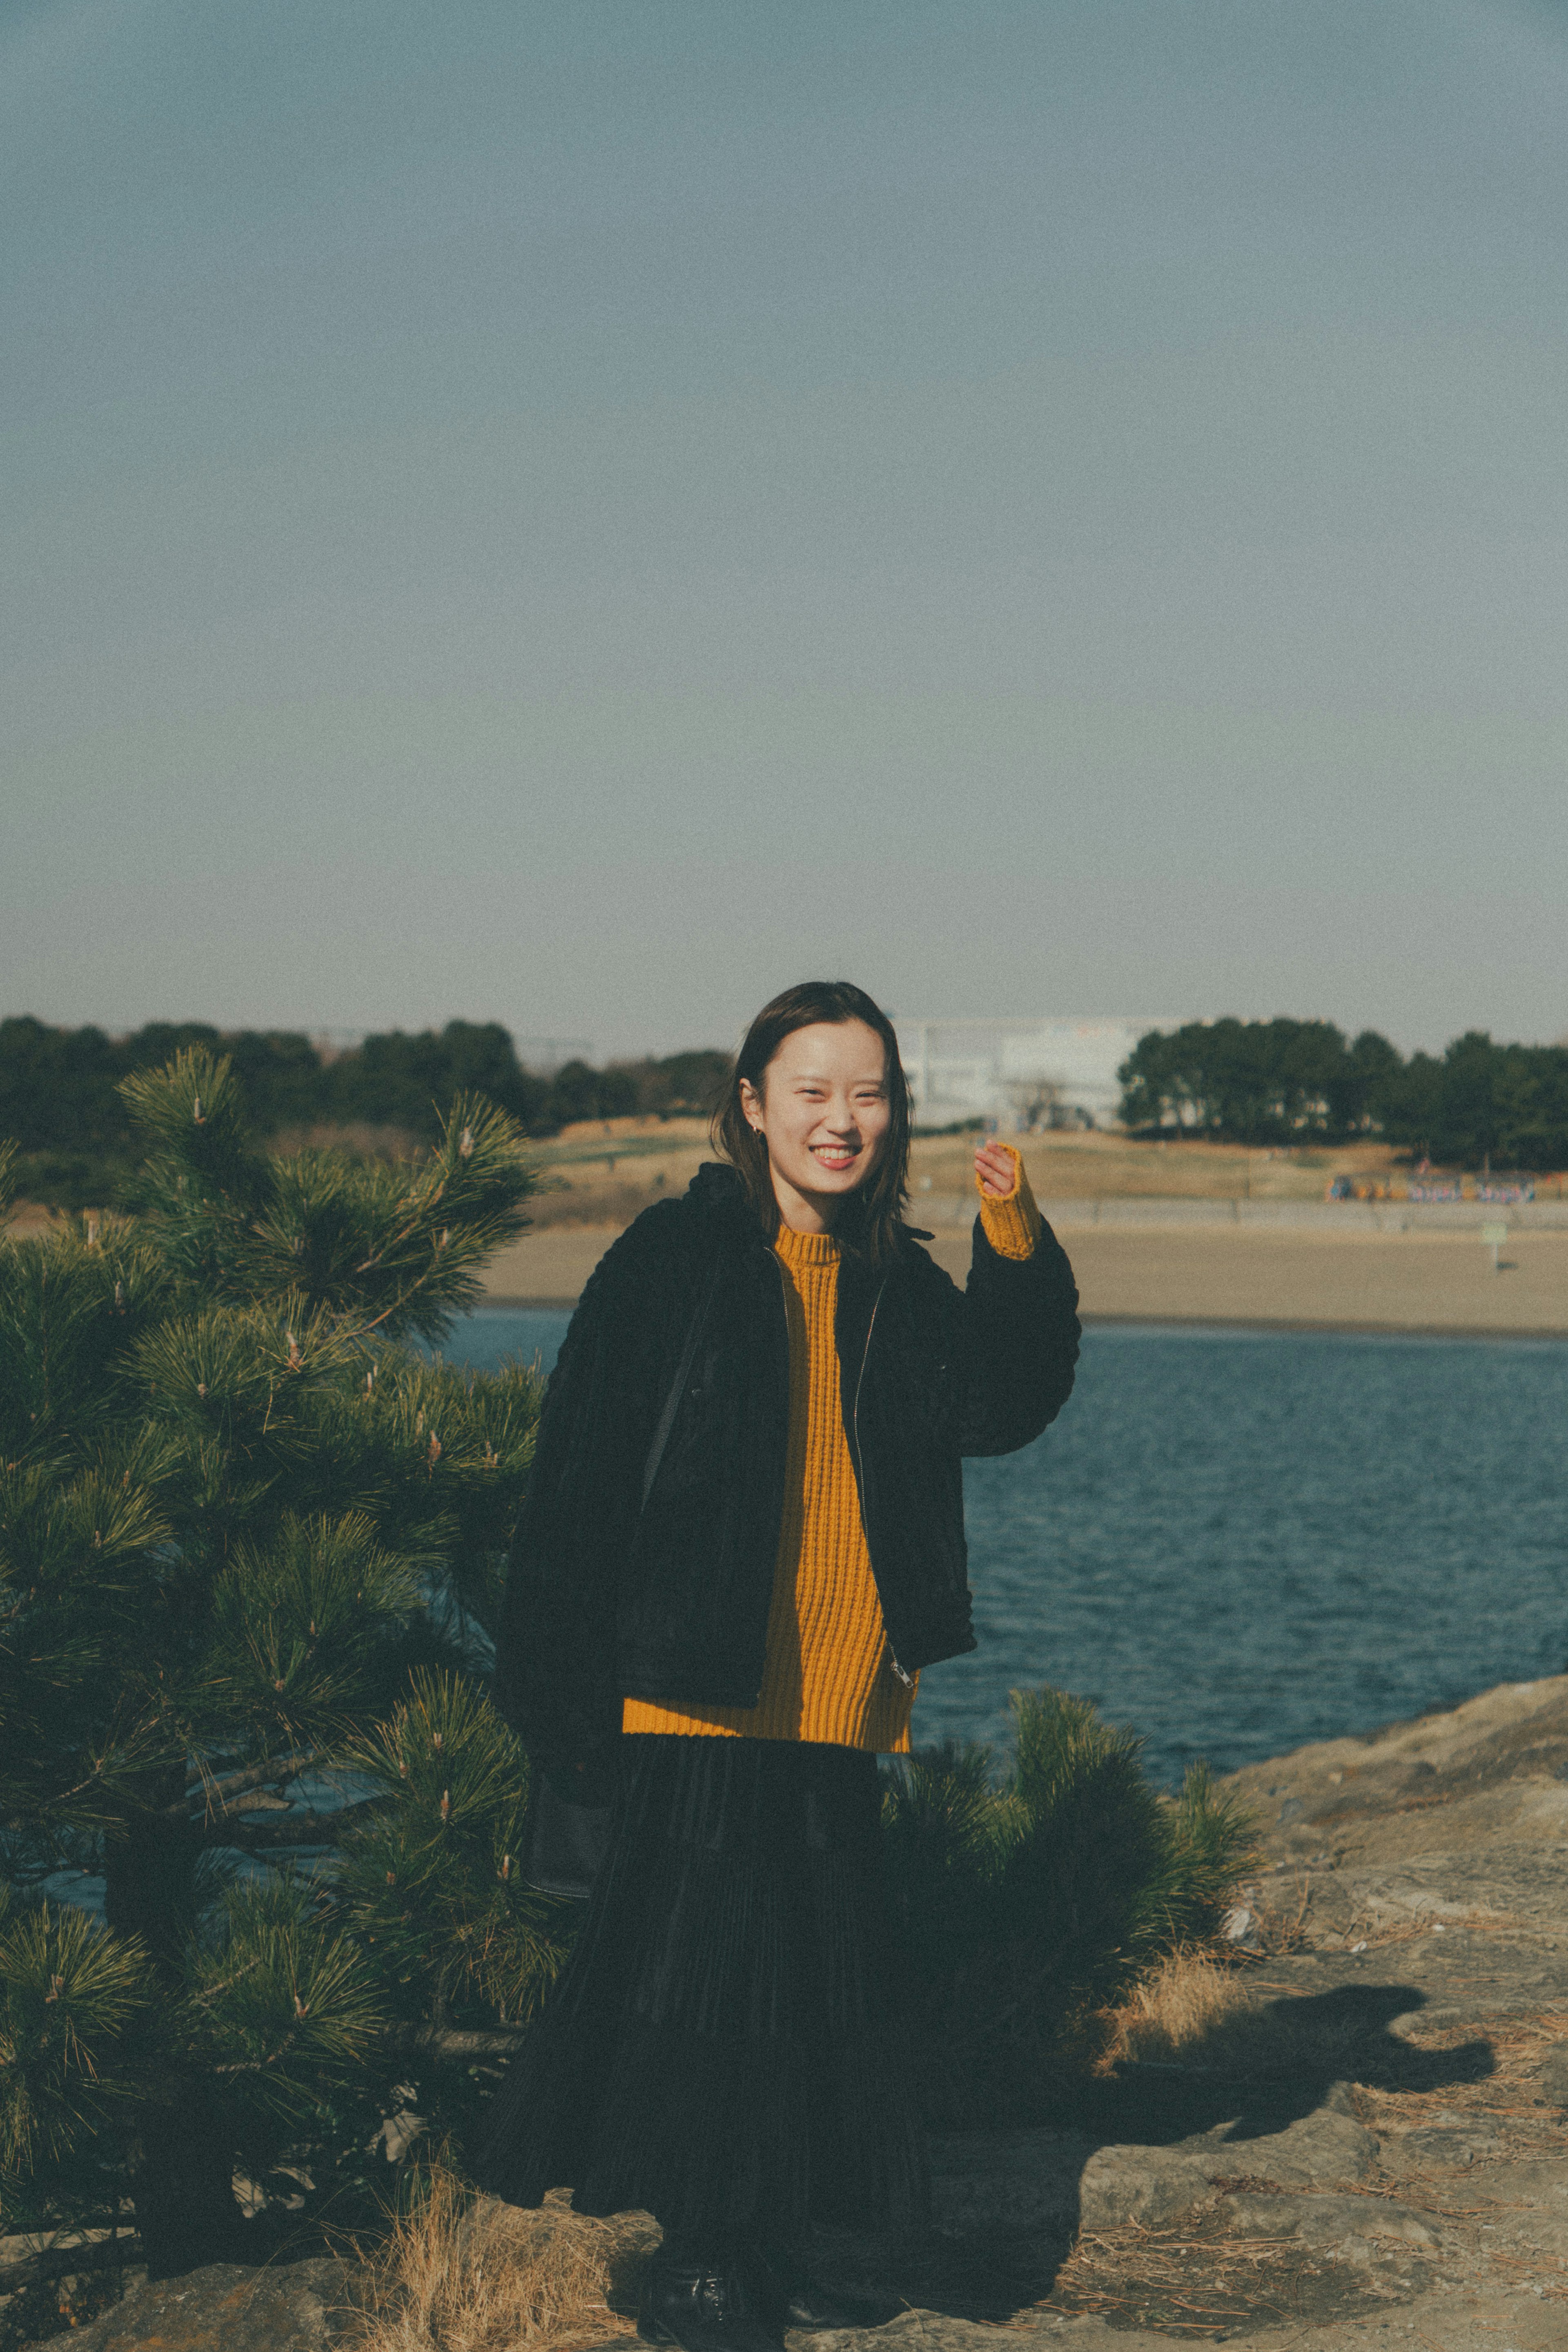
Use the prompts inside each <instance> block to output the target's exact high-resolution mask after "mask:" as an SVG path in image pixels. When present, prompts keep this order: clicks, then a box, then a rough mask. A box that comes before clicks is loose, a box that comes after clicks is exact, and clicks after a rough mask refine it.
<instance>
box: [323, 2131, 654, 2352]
mask: <svg viewBox="0 0 1568 2352" xmlns="http://www.w3.org/2000/svg"><path fill="white" fill-rule="evenodd" d="M656 2237H657V2232H656V2231H655V2228H654V2225H653V2222H651V2221H649V2220H648V2219H647V2217H646V2215H636V2214H631V2215H626V2214H623V2215H620V2216H618V2217H617V2218H616V2219H615V2220H614V2221H591V2220H590V2219H588V2218H587V2217H586V2216H584V2215H582V2214H580V2213H573V2212H571V2211H570V2210H568V2209H567V2208H566V2207H565V2206H564V2205H556V2204H547V2205H545V2206H542V2207H540V2208H539V2209H538V2210H537V2211H527V2212H525V2211H522V2210H519V2209H518V2208H517V2207H516V2206H513V2205H503V2204H500V2203H498V2202H497V2200H494V2199H492V2198H475V2197H474V2196H472V2195H471V2194H470V2193H469V2192H468V2191H467V2190H465V2189H464V2188H463V2186H462V2184H461V2183H460V2182H459V2181H458V2180H457V2179H455V2177H454V2175H453V2174H452V2173H451V2172H449V2171H447V2170H446V2169H445V2168H444V2167H442V2166H440V2165H435V2166H433V2167H431V2168H429V2169H428V2170H427V2171H425V2172H423V2174H422V2175H421V2178H420V2180H419V2183H418V2187H417V2191H416V2193H415V2195H414V2196H413V2198H411V2200H409V2202H408V2204H407V2206H406V2207H405V2209H404V2210H403V2211H402V2213H401V2214H400V2215H399V2217H398V2221H397V2224H396V2227H395V2229H394V2231H393V2232H392V2239H391V2242H390V2243H389V2244H388V2245H387V2246H386V2248H385V2249H384V2251H383V2252H382V2257H381V2259H380V2261H379V2262H376V2263H372V2264H371V2267H370V2278H371V2292H370V2299H369V2306H368V2308H367V2309H366V2310H365V2311H364V2312H363V2313H362V2314H361V2316H360V2319H359V2322H358V2326H357V2328H356V2330H355V2333H354V2336H353V2338H352V2339H351V2340H352V2341H353V2343H354V2347H355V2352H513V2347H517V2346H519V2345H538V2346H541V2347H543V2346H547V2345H548V2346H549V2347H564V2346H566V2345H570V2344H578V2345H581V2344H591V2343H596V2342H601V2341H602V2340H603V2339H604V2338H606V2337H608V2336H629V2335H632V2333H633V2332H634V2323H633V2321H632V2318H631V2317H629V2316H628V2315H626V2313H625V2312H623V2311H622V2310H620V2309H617V2308H615V2305H617V2304H620V2303H623V2302H625V2301H626V2300H627V2297H626V2294H625V2293H624V2288H625V2285H626V2282H627V2279H628V2276H629V2275H630V2274H631V2273H633V2272H634V2271H635V2270H636V2269H637V2268H638V2267H639V2266H640V2263H641V2262H642V2261H643V2259H644V2258H645V2257H646V2255H647V2253H648V2252H650V2251H651V2249H652V2247H653V2244H654V2243H655V2242H656Z"/></svg>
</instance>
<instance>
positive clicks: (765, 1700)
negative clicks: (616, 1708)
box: [622, 1146, 1040, 1755]
mask: <svg viewBox="0 0 1568 2352" xmlns="http://www.w3.org/2000/svg"><path fill="white" fill-rule="evenodd" d="M1008 1148H1009V1150H1011V1147H1010V1146H1009V1147H1008ZM1012 1158H1013V1164H1014V1169H1015V1171H1016V1173H1015V1177H1014V1182H1013V1189H1012V1191H1011V1192H1010V1193H1009V1195H1008V1196H1007V1198H1006V1199H1005V1200H1000V1201H993V1200H990V1199H988V1197H987V1196H986V1194H985V1193H984V1192H982V1193H981V1195H980V1215H981V1218H982V1220H983V1221H984V1223H985V1228H986V1235H987V1238H988V1241H989V1242H990V1244H991V1247H992V1248H993V1249H994V1250H995V1251H996V1252H997V1254H998V1256H1001V1257H1010V1258H1025V1257H1029V1256H1031V1255H1032V1254H1033V1251H1034V1246H1035V1243H1036V1241H1037V1240H1038V1238H1039V1235H1040V1212H1039V1211H1038V1209H1037V1208H1036V1207H1035V1204H1034V1197H1033V1195H1032V1193H1031V1192H1030V1189H1029V1179H1028V1177H1027V1176H1026V1175H1025V1173H1024V1170H1023V1162H1022V1161H1021V1160H1019V1156H1018V1154H1017V1152H1016V1151H1015V1152H1013V1154H1012ZM773 1246H774V1252H775V1255H777V1257H778V1259H779V1265H781V1266H782V1268H783V1270H784V1297H785V1306H786V1309H787V1312H788V1316H789V1438H788V1454H787V1469H786V1475H785V1489H784V1517H783V1521H782V1524H781V1526H780V1528H779V1555H778V1562H777V1565H776V1567H775V1570H774V1574H773V1601H772V1606H771V1609H770V1611H769V1614H768V1652H767V1658H766V1662H765V1664H764V1668H763V1675H762V1696H761V1697H760V1698H759V1699H758V1703H757V1705H756V1706H661V1705H659V1704H658V1703H657V1702H656V1701H654V1700H651V1699H637V1698H629V1699H627V1700H625V1701H624V1702H623V1706H622V1729H623V1730H626V1731H676V1732H689V1733H716V1734H718V1735H719V1736H721V1737H727V1738H750V1739H814V1740H825V1741H827V1742H829V1743H830V1744H831V1745H832V1746H833V1747H836V1748H873V1749H875V1750H877V1751H879V1752H881V1753H883V1754H894V1755H900V1754H904V1753H906V1752H907V1750H908V1748H909V1712H910V1708H911V1706H913V1704H914V1699H915V1691H914V1688H913V1686H912V1685H908V1684H905V1683H904V1682H901V1681H900V1680H899V1678H898V1676H897V1675H896V1674H895V1673H894V1667H893V1661H892V1656H891V1654H890V1652H889V1650H888V1644H887V1636H886V1633H884V1631H883V1622H882V1603H881V1601H880V1600H879V1599H878V1597H877V1590H876V1579H875V1578H874V1577H873V1574H872V1566H871V1556H870V1554H869V1553H868V1551H867V1550H866V1541H865V1531H864V1529H863V1528H862V1526H861V1513H860V1496H859V1493H858V1491H857V1489H856V1486H855V1474H854V1468H853V1465H852V1463H851V1461H850V1449H849V1440H848V1438H847V1437H846V1435H845V1433H844V1417H843V1412H842V1408H841V1402H840V1396H839V1353H838V1349H837V1347H836V1345H835V1343H834V1339H833V1316H834V1309H835V1307H837V1304H838V1295H839V1246H838V1244H837V1243H836V1242H835V1241H834V1239H833V1237H832V1235H831V1234H795V1233H791V1232H790V1231H789V1228H788V1227H784V1228H782V1229H781V1230H780V1232H779V1238H778V1240H777V1241H776V1242H775V1244H774V1245H773ZM916 1680H918V1677H916Z"/></svg>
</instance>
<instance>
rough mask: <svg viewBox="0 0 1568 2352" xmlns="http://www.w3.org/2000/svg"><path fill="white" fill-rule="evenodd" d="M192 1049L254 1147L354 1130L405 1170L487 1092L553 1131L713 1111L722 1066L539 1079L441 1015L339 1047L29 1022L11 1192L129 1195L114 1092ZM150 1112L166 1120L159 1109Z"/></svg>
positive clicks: (65, 1199) (193, 1028) (61, 1203)
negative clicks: (460, 1104)
mask: <svg viewBox="0 0 1568 2352" xmlns="http://www.w3.org/2000/svg"><path fill="white" fill-rule="evenodd" d="M193 1054H194V1055H200V1056H202V1057H203V1059H204V1060H205V1061H206V1062H207V1063H208V1064H209V1065H211V1064H214V1063H215V1062H217V1061H218V1060H219V1059H222V1060H224V1061H225V1062H226V1063H227V1064H228V1065H229V1066H230V1068H231V1070H232V1078H233V1092H234V1100H235V1104H236V1105H238V1106H239V1107H240V1110H241V1116H242V1118H243V1121H244V1128H245V1132H246V1136H247V1137H248V1139H250V1141H251V1142H252V1143H253V1144H254V1145H257V1146H259V1145H260V1144H261V1143H263V1142H264V1141H266V1140H267V1139H275V1140H276V1139H279V1138H286V1137H290V1136H292V1137H293V1138H294V1139H298V1138H299V1137H301V1136H308V1135H309V1134H310V1133H311V1132H312V1130H320V1129H328V1130H331V1129H340V1130H341V1129H347V1130H350V1131H352V1132H354V1133H357V1134H358V1135H360V1136H361V1139H363V1138H365V1137H366V1136H367V1135H368V1136H369V1137H370V1138H371V1139H372V1140H373V1144H374V1147H375V1148H377V1149H380V1150H385V1151H386V1152H387V1153H388V1154H389V1156H392V1157H395V1158H400V1159H402V1160H405V1161H406V1160H413V1159H415V1158H422V1157H423V1154H424V1152H425V1151H426V1150H429V1149H430V1148H431V1147H432V1146H433V1145H434V1144H435V1143H436V1141H437V1139H438V1137H439V1135H440V1129H441V1117H440V1112H439V1109H438V1106H440V1105H443V1104H449V1103H451V1102H452V1101H453V1100H454V1099H455V1097H458V1096H464V1095H466V1096H471V1097H472V1096H483V1097H484V1098H485V1099H486V1101H487V1102H489V1103H491V1104H493V1105H494V1106H495V1107H496V1108H497V1110H498V1111H500V1112H502V1113H503V1114H504V1115H505V1116H506V1117H507V1118H509V1119H511V1120H512V1121H513V1122H514V1123H515V1124H516V1126H517V1128H518V1129H521V1130H522V1131H524V1132H526V1133H527V1134H528V1135H553V1134H554V1133H555V1132H556V1130H557V1129H559V1128H560V1127H563V1126H565V1125H566V1124H568V1123H569V1122H570V1121H571V1120H573V1119H584V1118H622V1117H624V1116H626V1115H627V1114H628V1113H631V1112H640V1113H643V1114H650V1113H651V1114H655V1115H657V1116H658V1117H660V1118H668V1117H670V1116H672V1115H673V1114H677V1113H688V1114H689V1113H691V1112H694V1111H695V1112H697V1113H699V1114H701V1115H703V1116H706V1113H707V1112H708V1111H709V1110H710V1109H711V1108H712V1107H713V1101H714V1098H715V1097H716V1093H717V1091H718V1089H719V1088H720V1087H722V1085H723V1083H724V1081H725V1079H726V1077H727V1076H728V1072H729V1056H728V1055H726V1054H721V1053H718V1052H716V1051H714V1050H712V1049H702V1050H698V1051H696V1052H691V1053H684V1054H671V1055H666V1056H665V1058H664V1060H662V1061H653V1060H649V1061H642V1062H630V1063H619V1064H612V1065H611V1066H609V1067H607V1068H605V1069H594V1068H592V1067H591V1066H590V1065H589V1064H588V1063H586V1062H582V1061H572V1062H569V1063H567V1064H566V1065H565V1066H563V1067H562V1068H561V1069H559V1070H558V1071H557V1072H556V1073H555V1075H554V1076H552V1077H545V1076H540V1075H539V1074H538V1073H537V1072H535V1071H532V1070H528V1069H525V1068H524V1066H522V1064H521V1063H520V1062H519V1061H518V1059H517V1050H516V1048H515V1046H514V1045H513V1042H512V1039H511V1038H510V1036H509V1035H508V1034H507V1031H506V1030H505V1029H503V1028H502V1027H501V1026H500V1024H498V1023H497V1022H494V1021H491V1022H470V1021H450V1022H448V1023H447V1024H446V1026H445V1028H444V1029H443V1030H441V1031H439V1032H437V1031H434V1030H424V1031H422V1032H420V1033H419V1034H417V1035H406V1034H403V1033H402V1031H400V1030H393V1031H391V1032H389V1033H387V1034H384V1035H381V1036H371V1037H366V1038H365V1039H364V1040H363V1041H362V1042H361V1044H360V1045H355V1046H352V1047H350V1049H349V1050H348V1051H347V1052H340V1053H333V1052H331V1051H329V1050H324V1049H323V1048H322V1047H320V1046H319V1045H316V1044H315V1043H314V1042H313V1041H312V1040H311V1039H310V1038H308V1037H306V1036H303V1035H301V1034H298V1033H287V1032H282V1031H267V1032H258V1031H256V1030H239V1031H236V1032H235V1033H234V1034H231V1035H228V1036H224V1035H222V1034H220V1033H219V1032H218V1031H217V1030H216V1029H214V1028H213V1027H212V1026H211V1025H210V1024H205V1023H203V1022H183V1023H178V1024H176V1023H172V1022H154V1023H152V1024H150V1025H149V1026H148V1027H147V1028H144V1029H140V1030H138V1031H136V1032H135V1034H133V1035H131V1036H128V1037H120V1038H110V1037H108V1036H106V1035H105V1034H104V1033H103V1031H102V1030H100V1029H52V1028H49V1027H47V1026H46V1024H44V1023H43V1022H41V1021H36V1020H33V1019H32V1018H30V1017H27V1018H23V1019H19V1020H9V1021H0V1135H8V1136H11V1137H13V1138H15V1139H16V1142H17V1144H18V1146H19V1155H18V1160H17V1172H16V1190H17V1193H18V1196H19V1197H22V1198H24V1199H26V1200H30V1201H43V1202H49V1203H51V1204H52V1205H54V1206H57V1207H60V1208H65V1209H70V1210H77V1209H85V1208H89V1207H94V1208H99V1209H101V1208H103V1207H105V1206H108V1205H110V1204H111V1203H116V1204H124V1203H126V1202H131V1201H133V1200H134V1199H135V1197H136V1195H137V1192H138V1191H139V1187H140V1178H139V1176H138V1173H137V1171H138V1165H139V1162H138V1158H137V1152H136V1149H135V1129H134V1120H133V1116H132V1108H133V1101H135V1100H141V1101H146V1100H148V1099H150V1098H149V1097H145V1096H144V1095H143V1096H141V1097H132V1098H130V1099H128V1097H127V1096H126V1092H125V1087H124V1083H123V1082H124V1081H125V1080H126V1079H128V1078H129V1079H131V1081H133V1082H134V1084H135V1085H136V1086H138V1087H145V1086H146V1085H147V1084H148V1083H151V1084H152V1086H153V1088H154V1093H155V1094H156V1091H157V1087H158V1084H159V1082H158V1079H157V1076H156V1074H157V1073H158V1072H160V1071H162V1070H163V1069H164V1068H166V1067H167V1066H168V1065H169V1064H170V1063H171V1062H172V1061H173V1060H174V1059H175V1058H176V1057H177V1056H180V1055H193ZM161 1099H162V1098H161V1097H160V1101H161ZM153 1108H154V1115H155V1116H162V1111H161V1109H160V1108H159V1103H157V1102H155V1103H154V1105H153ZM213 1116H214V1114H213V1113H212V1112H211V1111H209V1112H208V1117H209V1118H212V1117H213ZM213 1140H214V1141H215V1140H216V1139H215V1138H214V1139H213ZM182 1149H183V1147H182Z"/></svg>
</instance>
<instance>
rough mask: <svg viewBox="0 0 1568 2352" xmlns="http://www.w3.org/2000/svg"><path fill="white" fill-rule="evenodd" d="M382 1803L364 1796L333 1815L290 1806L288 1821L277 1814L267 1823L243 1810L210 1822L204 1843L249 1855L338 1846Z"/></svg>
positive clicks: (205, 1831)
mask: <svg viewBox="0 0 1568 2352" xmlns="http://www.w3.org/2000/svg"><path fill="white" fill-rule="evenodd" d="M381 1803H382V1799H381V1798H380V1797H364V1798H361V1801H360V1802H359V1803H358V1804H354V1805H343V1806H341V1807H340V1808H339V1810H338V1811H336V1812H330V1813H319V1812H317V1811H316V1810H315V1808H314V1806H312V1807H311V1808H310V1809H309V1810H308V1811H306V1812H302V1813H297V1812H296V1811H294V1809H293V1807H292V1806H290V1807H289V1810H288V1814H287V1819H285V1818H284V1816H283V1815H282V1814H277V1815H276V1816H274V1817H273V1818H272V1819H271V1820H267V1821H256V1820H255V1819H253V1818H252V1817H251V1816H250V1815H249V1814H248V1813H246V1811H244V1810H243V1809H241V1810H240V1811H237V1812H235V1813H232V1814H230V1815H229V1816H228V1817H227V1818H226V1819H223V1818H220V1819H218V1820H217V1821H214V1822H209V1823H207V1824H206V1827H205V1830H204V1834H203V1836H202V1839H201V1843H202V1844H203V1845H234V1846H238V1847H240V1848H241V1850H242V1851H243V1852H245V1853H255V1852H256V1851H257V1850H259V1849H262V1848H265V1847H267V1846H291V1845H336V1843H338V1840H339V1838H340V1836H341V1835H342V1833H343V1832H344V1831H345V1830H346V1829H348V1828H349V1827H350V1826H351V1824H352V1823H354V1822H359V1821H362V1820H363V1819H364V1818H365V1816H366V1814H368V1813H372V1812H374V1811H375V1809H376V1807H377V1806H378V1805H379V1804H381Z"/></svg>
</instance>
